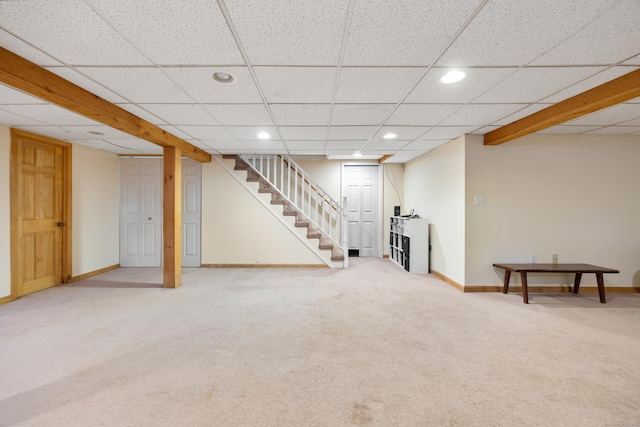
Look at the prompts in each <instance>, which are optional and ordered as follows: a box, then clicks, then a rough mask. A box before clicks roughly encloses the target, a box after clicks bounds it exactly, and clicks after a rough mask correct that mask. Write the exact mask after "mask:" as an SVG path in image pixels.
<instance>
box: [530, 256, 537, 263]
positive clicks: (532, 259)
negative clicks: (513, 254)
mask: <svg viewBox="0 0 640 427" xmlns="http://www.w3.org/2000/svg"><path fill="white" fill-rule="evenodd" d="M537 259H538V258H537V257H536V254H530V255H529V262H530V263H531V264H535V263H536V262H537Z"/></svg>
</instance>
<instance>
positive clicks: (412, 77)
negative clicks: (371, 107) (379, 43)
mask: <svg viewBox="0 0 640 427" xmlns="http://www.w3.org/2000/svg"><path fill="white" fill-rule="evenodd" d="M425 71H426V68H358V67H355V68H354V67H346V68H342V70H341V72H340V82H339V84H338V91H337V93H336V102H337V103H341V104H349V103H367V104H385V103H398V102H400V101H401V100H402V98H404V96H405V95H406V94H407V93H409V90H410V89H411V88H412V87H413V86H414V85H415V84H416V83H417V82H418V79H420V78H421V77H422V75H423V74H424V73H425Z"/></svg>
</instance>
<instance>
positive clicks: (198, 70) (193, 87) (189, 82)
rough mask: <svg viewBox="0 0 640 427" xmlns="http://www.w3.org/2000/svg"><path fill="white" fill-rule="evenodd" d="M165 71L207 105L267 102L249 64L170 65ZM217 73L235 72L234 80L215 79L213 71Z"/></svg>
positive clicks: (233, 74)
mask: <svg viewBox="0 0 640 427" xmlns="http://www.w3.org/2000/svg"><path fill="white" fill-rule="evenodd" d="M163 71H164V72H165V73H166V74H167V75H168V76H169V77H170V78H171V79H172V80H173V81H174V82H176V84H177V85H178V86H180V87H181V88H182V89H183V90H184V91H185V92H186V93H187V94H189V96H191V97H192V98H193V99H194V100H196V101H197V102H200V103H203V104H226V103H228V104H234V103H245V104H252V103H254V104H259V103H262V102H263V101H262V97H260V93H259V92H258V89H257V88H256V85H255V83H254V82H253V79H252V78H251V74H250V73H249V70H248V69H247V68H246V67H169V68H163ZM217 72H221V73H227V74H230V75H232V76H233V79H234V80H233V83H219V82H217V81H215V80H214V79H213V74H214V73H217ZM174 102H178V101H174Z"/></svg>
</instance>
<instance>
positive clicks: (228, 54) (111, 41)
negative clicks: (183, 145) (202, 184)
mask: <svg viewBox="0 0 640 427" xmlns="http://www.w3.org/2000/svg"><path fill="white" fill-rule="evenodd" d="M639 22H640V1H638V0H563V1H558V0H537V1H535V2H533V1H527V2H519V1H513V0H449V1H409V0H398V1H389V0H295V1H293V0H218V1H217V2H216V1H214V0H189V1H175V0H119V1H113V0H84V1H82V0H57V1H55V2H53V1H50V0H11V1H0V46H2V47H4V48H5V49H7V50H9V51H12V52H14V53H16V54H18V55H20V56H22V57H23V58H25V59H27V60H29V61H32V62H34V63H36V64H37V65H39V66H41V67H44V68H46V69H47V70H49V71H51V72H53V73H55V74H57V75H60V76H61V77H63V78H65V79H67V80H69V81H71V82H73V83H75V84H77V85H78V86H81V87H83V88H84V89H87V90H88V91H90V92H92V93H94V94H96V95H98V96H100V97H102V98H104V99H106V100H108V101H110V102H112V103H114V104H116V105H118V106H120V107H122V108H123V109H125V110H127V111H129V112H131V113H133V114H135V115H137V116H138V117H141V118H143V119H145V120H147V121H149V122H151V123H152V124H155V125H157V126H158V127H160V128H162V129H164V130H166V131H168V132H170V133H172V134H174V135H175V136H177V137H179V138H182V139H184V140H186V141H187V142H189V143H191V144H193V145H195V146H197V147H200V148H202V149H204V150H205V151H207V152H209V153H211V154H236V153H285V154H290V155H294V156H304V155H308V156H331V158H348V157H350V156H352V155H353V153H354V152H361V153H362V154H363V158H371V159H377V158H380V157H382V156H384V155H392V157H391V158H390V159H389V160H387V161H388V162H396V163H404V162H406V161H409V160H411V159H413V158H415V157H417V156H419V155H422V154H424V153H425V152H427V151H429V150H432V149H434V148H436V147H438V146H440V145H442V144H444V143H446V142H447V141H449V140H451V139H453V138H456V137H458V136H460V135H463V134H485V133H487V132H490V131H491V130H494V129H496V128H498V127H500V126H501V125H505V124H508V123H510V122H513V121H515V120H517V119H519V118H522V117H525V116H527V115H529V114H532V113H534V112H536V111H540V110H542V109H543V108H545V107H547V106H549V105H552V104H554V103H556V102H559V101H562V100H564V99H566V98H569V97H571V96H573V95H576V94H578V93H581V92H584V91H585V90H588V89H591V88H593V87H595V86H598V85H600V84H602V83H605V82H607V81H610V80H612V79H614V78H617V77H619V76H622V75H624V74H627V73H630V72H632V71H634V70H636V69H638V68H640V25H638V23H639ZM451 69H459V70H462V71H464V72H465V73H466V78H465V79H464V80H462V81H461V82H458V83H455V84H443V83H441V82H440V78H441V77H442V76H443V75H444V74H445V73H447V72H448V71H450V70H451ZM216 72H218V73H219V72H222V73H227V74H230V75H232V76H233V78H234V81H233V83H231V84H223V83H219V82H217V81H215V80H214V79H213V77H212V76H213V74H214V73H216ZM0 123H1V124H4V125H7V126H11V127H15V128H18V129H23V130H27V131H30V132H34V133H38V134H41V135H45V136H50V137H53V138H57V139H62V140H65V141H69V142H71V143H73V144H81V145H86V146H90V147H94V148H97V149H101V150H106V151H110V152H113V153H117V154H161V152H162V149H161V147H159V146H156V145H154V144H152V143H150V142H147V141H143V140H139V139H135V138H134V137H132V136H130V135H127V134H124V133H122V132H120V131H117V130H115V129H111V128H109V127H107V126H104V125H102V124H100V123H97V122H94V121H92V120H90V119H88V118H85V117H82V116H79V115H77V114H74V113H71V112H69V111H66V110H64V109H63V108H61V107H58V106H55V105H52V104H50V103H47V102H45V101H42V100H40V99H38V98H35V97H33V96H31V95H27V94H25V93H22V92H20V91H18V90H16V89H13V88H11V87H9V86H6V85H0ZM263 131H266V132H268V133H269V134H270V136H271V137H270V139H269V140H266V141H264V140H260V139H258V137H257V134H258V133H259V132H263ZM389 132H392V133H395V134H396V135H397V138H395V139H393V140H387V139H384V138H383V135H384V134H386V133H389ZM542 132H543V133H558V134H597V135H603V134H604V135H607V134H611V135H638V136H640V99H639V98H636V99H633V100H631V101H628V102H625V103H623V104H618V105H616V106H613V107H609V108H607V109H605V110H601V111H599V112H596V113H592V114H589V115H587V116H584V117H581V118H578V119H576V120H573V121H570V122H566V123H563V124H561V125H558V126H555V127H552V128H549V129H545V130H544V131H542Z"/></svg>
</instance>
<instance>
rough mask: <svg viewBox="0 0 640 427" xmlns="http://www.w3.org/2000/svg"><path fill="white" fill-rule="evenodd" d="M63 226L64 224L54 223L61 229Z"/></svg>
mask: <svg viewBox="0 0 640 427" xmlns="http://www.w3.org/2000/svg"><path fill="white" fill-rule="evenodd" d="M63 225H64V222H56V226H58V227H62V226H63Z"/></svg>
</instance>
